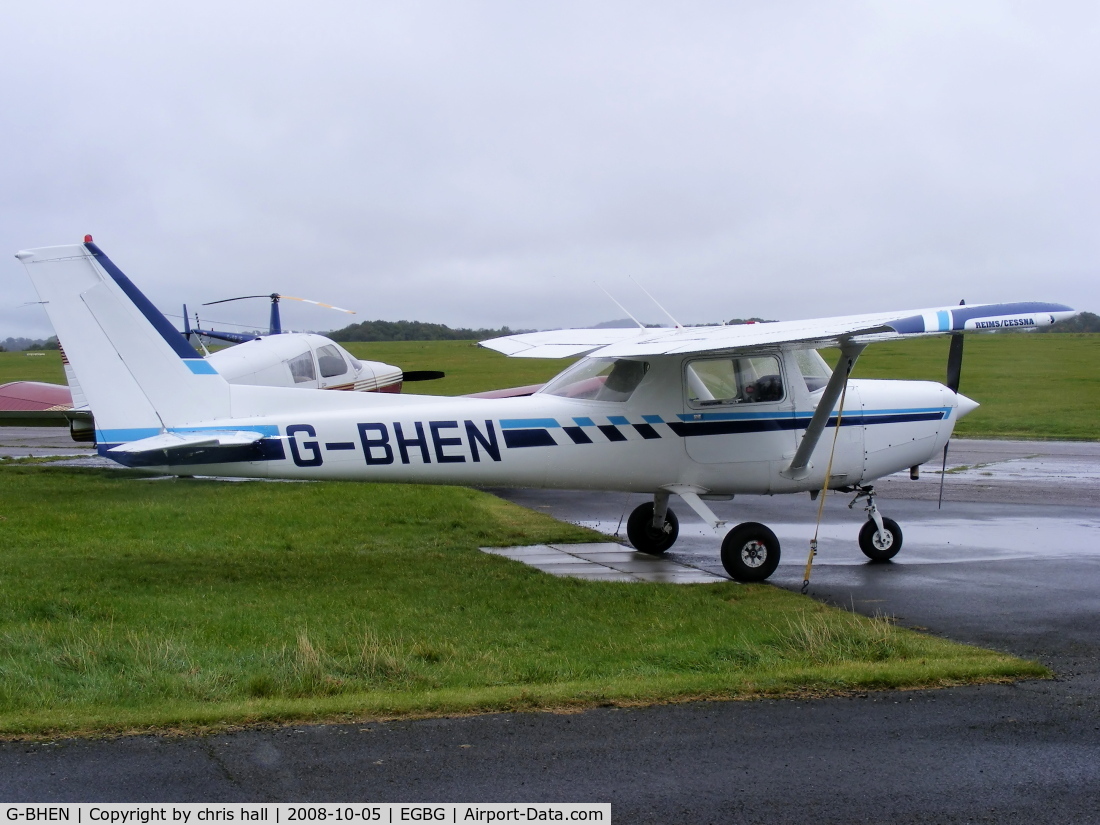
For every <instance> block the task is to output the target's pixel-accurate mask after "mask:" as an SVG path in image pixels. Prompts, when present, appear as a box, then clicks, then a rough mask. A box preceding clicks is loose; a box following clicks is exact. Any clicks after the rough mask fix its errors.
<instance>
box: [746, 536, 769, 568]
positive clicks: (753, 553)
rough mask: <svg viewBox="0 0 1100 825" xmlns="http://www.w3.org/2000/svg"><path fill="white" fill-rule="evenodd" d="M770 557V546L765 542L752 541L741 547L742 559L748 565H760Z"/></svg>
mask: <svg viewBox="0 0 1100 825" xmlns="http://www.w3.org/2000/svg"><path fill="white" fill-rule="evenodd" d="M767 558H768V548H767V547H766V546H765V545H764V543H763V542H759V541H750V542H749V543H748V544H746V545H745V546H744V547H742V548H741V561H743V562H744V563H745V566H746V567H759V566H760V565H762V564H763V563H764V561H765V560H766V559H767Z"/></svg>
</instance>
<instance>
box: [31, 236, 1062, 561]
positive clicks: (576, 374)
mask: <svg viewBox="0 0 1100 825" xmlns="http://www.w3.org/2000/svg"><path fill="white" fill-rule="evenodd" d="M16 257H17V258H19V259H20V260H21V261H22V262H23V263H24V264H25V265H26V269H27V272H28V274H29V275H30V278H31V281H32V282H33V284H34V286H35V288H36V289H37V291H38V294H39V296H40V297H41V300H42V302H43V304H44V306H45V308H46V311H47V313H48V314H49V316H50V320H51V321H52V322H53V326H54V330H55V331H56V332H57V335H58V337H59V339H60V340H61V342H62V343H63V345H64V346H65V351H66V353H67V354H68V358H69V361H70V363H71V365H72V367H73V369H74V370H75V372H76V374H77V376H78V378H79V380H80V384H81V386H82V387H83V389H84V392H85V394H86V396H87V399H88V402H89V404H90V406H91V409H92V412H93V413H94V416H95V428H96V433H95V434H96V442H97V445H98V450H99V452H100V454H101V455H104V456H107V457H109V458H111V459H114V460H115V461H118V462H120V463H122V464H125V465H128V466H134V467H148V468H150V469H156V470H157V471H158V472H167V473H175V474H178V475H192V474H195V473H196V472H201V473H204V474H209V475H233V476H251V477H268V478H302V479H354V480H362V481H384V482H416V483H437V484H467V485H485V486H490V485H491V486H513V487H556V488H567V489H599V490H619V491H631V492H640V493H648V494H651V495H652V496H653V501H652V502H651V503H646V504H644V505H642V506H641V507H639V508H638V509H637V510H636V511H635V512H634V513H633V515H632V516H631V517H630V520H629V524H628V535H629V537H630V539H631V541H632V543H633V544H634V546H635V547H636V548H638V549H639V550H642V551H644V552H650V553H661V552H664V551H665V550H666V549H667V548H668V547H670V546H671V545H672V543H673V542H674V541H675V539H676V533H677V520H676V517H675V516H674V515H673V513H672V510H671V509H670V508H669V507H668V502H669V498H670V496H673V495H675V496H678V497H679V498H680V499H681V500H683V501H684V502H685V503H686V504H687V505H688V507H690V508H691V509H692V510H693V511H695V512H696V513H697V514H698V515H699V516H700V517H702V518H703V520H704V521H706V522H707V523H709V524H710V525H712V526H713V527H714V528H715V529H718V528H720V527H722V526H723V522H722V521H720V520H719V519H718V518H716V517H715V515H714V514H713V513H712V512H711V510H710V508H709V507H708V505H707V503H706V502H707V500H708V499H711V500H714V499H721V498H729V497H731V496H733V495H735V494H737V493H795V492H807V491H809V492H811V493H812V492H814V491H819V490H821V489H823V488H825V487H828V488H830V489H841V490H849V491H853V492H856V493H859V494H861V495H863V496H865V497H867V498H868V499H869V502H868V513H869V520H868V522H867V524H865V525H864V528H863V531H862V533H861V542H860V543H861V547H862V548H863V549H864V552H866V553H867V554H868V555H869V556H872V557H877V558H889V557H891V556H892V555H893V554H894V553H895V552H896V551H897V548H898V547H900V540H901V533H900V529H899V528H898V527H897V525H896V524H895V523H894V522H892V521H891V520H889V519H884V518H883V517H882V516H881V515H880V514H879V512H878V508H877V507H876V506H875V503H874V497H873V489H872V488H871V487H870V486H869V482H872V481H873V480H875V479H877V478H880V477H882V476H885V475H888V474H890V473H894V472H897V471H899V470H904V469H906V468H909V467H915V466H917V465H920V464H922V463H924V462H927V461H929V460H930V459H932V458H934V457H936V456H938V455H939V454H940V453H941V452H942V451H943V450H944V448H945V445H946V443H947V441H948V439H949V438H950V436H951V432H952V430H953V428H954V426H955V422H956V421H957V420H958V419H959V418H960V417H961V416H963V415H965V414H966V413H967V412H969V411H970V410H972V409H974V408H975V407H976V406H977V405H976V404H975V402H973V401H971V400H970V399H968V398H966V397H964V396H962V395H959V394H957V393H956V392H954V391H953V390H952V389H949V388H948V387H945V386H943V385H941V384H936V383H931V382H923V381H872V380H850V379H849V377H848V376H849V374H850V372H851V367H852V364H853V363H854V362H855V360H856V358H857V357H858V355H859V353H860V352H861V351H862V349H863V348H864V347H865V346H866V345H868V344H869V343H873V342H875V341H880V340H887V339H897V338H904V337H908V336H920V335H928V334H944V333H952V332H961V331H966V330H973V329H978V328H985V327H988V326H990V325H993V326H1001V327H1004V326H1013V327H1016V328H1035V327H1044V326H1049V325H1050V324H1053V323H1054V322H1055V321H1058V320H1061V319H1063V318H1068V317H1072V316H1073V315H1074V314H1075V312H1074V311H1073V310H1072V309H1070V308H1069V307H1066V306H1063V305H1061V304H1050V303H1016V304H992V305H972V306H959V307H946V308H939V309H929V310H914V311H907V312H892V313H881V314H874V315H860V316H852V317H841V318H826V319H821V320H812V321H792V322H781V323H768V324H755V325H751V326H736V327H701V328H699V327H697V328H686V329H685V328H679V329H646V330H623V329H608V330H563V331H558V332H545V333H531V334H527V335H516V336H508V337H505V338H498V339H495V340H492V341H488V342H485V345H486V346H488V347H491V348H493V349H496V350H498V351H501V352H504V353H506V354H509V355H517V356H530V357H548V356H560V357H567V356H573V357H575V356H582V355H583V356H585V357H583V358H581V360H580V361H578V362H577V363H575V364H574V365H573V366H571V367H570V368H569V369H567V370H566V371H565V372H563V373H562V374H561V375H559V376H558V377H557V378H556V379H554V380H553V381H551V382H550V383H549V384H547V385H546V386H545V387H543V388H542V389H541V390H540V391H539V392H537V393H535V394H534V395H531V396H526V397H515V398H502V399H484V398H446V397H430V396H415V395H383V394H373V393H332V392H302V391H297V390H288V389H283V388H278V387H264V386H243V385H233V384H229V383H228V382H227V381H226V380H225V378H223V377H222V376H221V375H219V374H218V372H217V371H216V370H215V369H214V368H213V366H212V365H210V364H209V363H207V362H206V361H204V360H203V359H202V358H201V357H199V355H198V353H197V352H195V351H194V349H193V348H192V347H191V346H190V345H189V344H188V343H187V342H186V341H185V340H184V338H183V337H182V336H181V335H180V333H179V332H178V331H176V330H175V329H174V328H173V327H172V325H171V324H170V323H169V322H168V321H167V320H166V319H165V318H164V316H162V315H161V314H160V313H159V312H158V311H157V310H156V309H155V308H154V307H153V306H152V304H150V303H149V301H148V300H147V299H146V298H145V296H144V295H142V294H141V292H140V291H139V290H138V289H137V287H135V286H134V284H133V283H132V282H131V281H130V280H129V279H128V278H127V277H126V276H125V275H124V274H123V273H122V272H121V271H120V270H119V269H118V267H117V266H115V265H114V264H113V263H112V262H111V261H110V260H109V259H108V258H107V256H106V255H104V254H103V252H102V251H101V250H100V249H99V248H98V247H97V246H96V245H95V244H94V243H91V242H88V243H84V244H76V245H72V246H58V247H49V248H43V249H33V250H28V251H23V252H19V253H17V255H16ZM824 346H837V347H839V348H840V351H841V357H840V359H839V361H838V364H837V366H836V368H834V369H830V368H829V367H828V366H827V365H826V364H825V362H824V361H823V360H822V359H821V358H820V356H818V354H817V353H816V352H815V348H817V347H824ZM826 476H827V477H826ZM779 552H780V548H779V542H778V541H777V540H776V538H775V535H774V534H773V533H772V532H771V531H770V530H769V529H768V528H767V527H764V526H763V525H760V524H755V523H752V522H750V523H746V524H742V525H739V526H737V527H734V528H733V529H732V530H730V531H729V533H728V535H727V536H726V538H725V541H724V542H723V545H722V561H723V564H724V566H725V568H726V570H727V571H728V572H729V574H730V575H731V576H732V577H733V578H735V579H738V580H742V581H759V580H763V579H765V578H767V577H768V576H769V575H771V573H772V572H773V571H774V570H775V568H776V565H777V564H778V562H779Z"/></svg>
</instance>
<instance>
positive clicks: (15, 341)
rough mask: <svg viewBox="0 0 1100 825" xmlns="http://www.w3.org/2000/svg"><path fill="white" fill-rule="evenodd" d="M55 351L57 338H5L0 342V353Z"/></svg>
mask: <svg viewBox="0 0 1100 825" xmlns="http://www.w3.org/2000/svg"><path fill="white" fill-rule="evenodd" d="M42 349H57V336H54V337H52V338H47V339H46V340H45V341H43V340H42V339H41V338H7V339H5V340H4V341H3V342H0V352H23V350H42Z"/></svg>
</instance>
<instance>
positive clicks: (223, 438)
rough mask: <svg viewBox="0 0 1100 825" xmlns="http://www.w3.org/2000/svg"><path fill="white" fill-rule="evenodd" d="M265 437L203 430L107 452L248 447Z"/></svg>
mask: <svg viewBox="0 0 1100 825" xmlns="http://www.w3.org/2000/svg"><path fill="white" fill-rule="evenodd" d="M263 437H264V434H263V433H258V432H253V431H251V430H203V431H201V432H182V433H161V434H159V435H154V436H151V437H150V438H143V439H141V440H139V441H130V442H128V443H126V444H120V445H119V446H117V447H113V448H112V449H110V450H108V451H107V454H108V455H111V454H113V453H151V452H157V451H159V450H175V449H178V448H180V447H246V446H248V445H249V444H255V443H256V442H257V441H259V440H260V439H262V438H263Z"/></svg>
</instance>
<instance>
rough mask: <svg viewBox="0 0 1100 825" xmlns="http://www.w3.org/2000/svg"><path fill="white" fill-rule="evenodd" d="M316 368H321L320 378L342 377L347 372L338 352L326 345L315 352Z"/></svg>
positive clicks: (346, 367)
mask: <svg viewBox="0 0 1100 825" xmlns="http://www.w3.org/2000/svg"><path fill="white" fill-rule="evenodd" d="M317 366H318V367H320V368H321V377H322V378H332V377H333V376H334V375H343V374H344V373H345V372H347V371H348V365H347V364H345V363H344V357H343V356H342V355H340V350H338V349H336V347H334V346H332V344H326V345H325V346H323V347H321V348H319V349H318V350H317Z"/></svg>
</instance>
